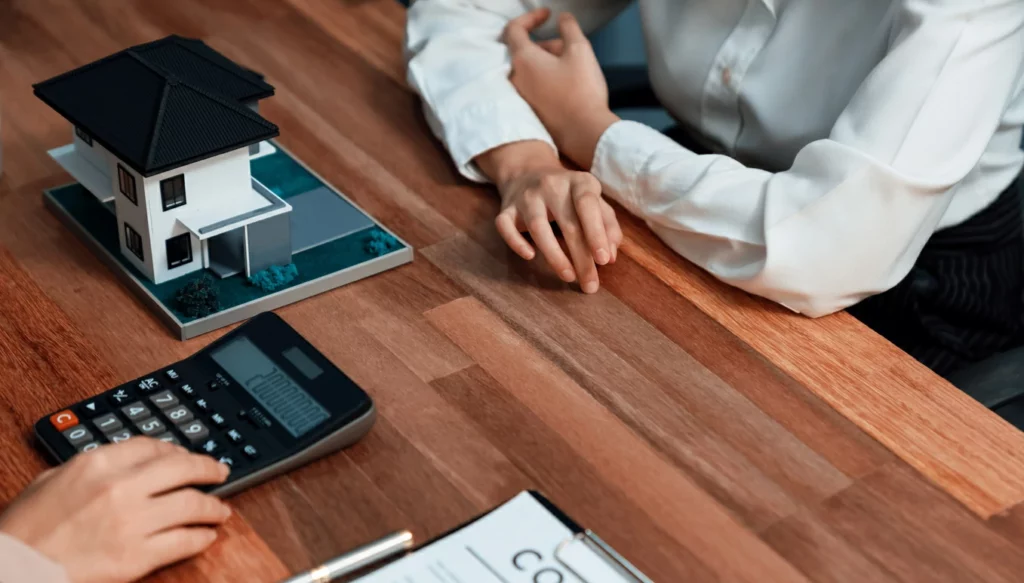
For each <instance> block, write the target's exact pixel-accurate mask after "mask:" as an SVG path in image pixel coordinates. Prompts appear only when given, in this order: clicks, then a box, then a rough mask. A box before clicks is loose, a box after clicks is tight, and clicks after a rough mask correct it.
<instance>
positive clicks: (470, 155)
mask: <svg viewBox="0 0 1024 583" xmlns="http://www.w3.org/2000/svg"><path fill="white" fill-rule="evenodd" d="M442 126H443V127H444V141H445V145H447V146H448V151H449V152H450V153H451V156H452V158H453V159H454V160H455V164H456V165H457V166H458V168H459V172H461V173H462V175H463V176H465V177H466V178H468V179H470V180H473V181H474V182H489V181H490V180H489V179H488V178H487V176H485V175H484V174H483V172H481V171H480V169H479V168H477V165H476V163H474V162H473V159H474V158H476V157H477V156H479V155H480V154H483V153H484V152H486V151H488V150H493V149H494V148H497V147H498V146H504V145H505V144H511V143H513V142H522V141H526V140H540V141H542V142H545V143H546V144H548V145H549V146H551V149H553V150H554V151H555V153H556V154H557V153H558V148H557V147H556V146H555V141H554V140H553V139H552V138H551V134H549V133H548V131H547V129H545V128H544V124H542V123H541V122H540V120H539V119H537V115H536V114H535V113H534V112H533V109H531V108H530V106H529V105H528V104H527V103H526V102H525V101H523V100H522V99H521V98H519V97H518V96H516V97H515V98H514V99H512V98H509V99H502V100H498V101H493V102H488V103H484V104H479V105H475V106H473V107H470V108H467V109H465V110H463V111H461V112H459V114H457V115H454V116H450V117H448V119H446V120H444V122H443V123H442Z"/></svg>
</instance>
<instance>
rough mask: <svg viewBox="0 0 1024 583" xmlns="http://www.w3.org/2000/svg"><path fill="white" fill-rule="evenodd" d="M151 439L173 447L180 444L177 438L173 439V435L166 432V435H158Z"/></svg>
mask: <svg viewBox="0 0 1024 583" xmlns="http://www.w3.org/2000/svg"><path fill="white" fill-rule="evenodd" d="M153 439H156V440H159V441H163V442H166V443H173V444H174V445H181V442H180V441H178V438H177V437H174V434H173V433H171V432H170V431H168V432H167V433H161V434H160V435H154V436H153Z"/></svg>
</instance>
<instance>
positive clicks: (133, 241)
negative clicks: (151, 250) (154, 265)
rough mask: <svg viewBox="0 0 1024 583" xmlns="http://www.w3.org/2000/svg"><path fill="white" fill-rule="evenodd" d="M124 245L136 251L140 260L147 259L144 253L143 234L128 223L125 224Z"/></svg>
mask: <svg viewBox="0 0 1024 583" xmlns="http://www.w3.org/2000/svg"><path fill="white" fill-rule="evenodd" d="M124 246H125V247H127V248H128V250H129V251H131V252H132V253H134V254H135V256H136V257H138V258H139V261H145V260H146V258H145V256H143V254H142V236H141V235H139V232H138V231H136V230H135V229H133V228H132V226H131V225H129V224H128V223H125V224H124Z"/></svg>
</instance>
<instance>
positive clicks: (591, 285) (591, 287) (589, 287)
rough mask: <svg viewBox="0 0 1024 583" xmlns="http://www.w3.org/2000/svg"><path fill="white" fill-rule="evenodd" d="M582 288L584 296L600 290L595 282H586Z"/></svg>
mask: <svg viewBox="0 0 1024 583" xmlns="http://www.w3.org/2000/svg"><path fill="white" fill-rule="evenodd" d="M582 287H583V293H585V294H596V293H597V290H598V288H600V287H601V286H600V284H598V283H597V282H596V281H588V282H587V283H585V284H583V286H582Z"/></svg>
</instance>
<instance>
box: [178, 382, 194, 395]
mask: <svg viewBox="0 0 1024 583" xmlns="http://www.w3.org/2000/svg"><path fill="white" fill-rule="evenodd" d="M178 390H179V391H181V394H182V395H185V398H186V399H195V398H196V390H195V389H194V388H192V385H190V384H188V383H186V384H184V385H181V386H180V387H178Z"/></svg>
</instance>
